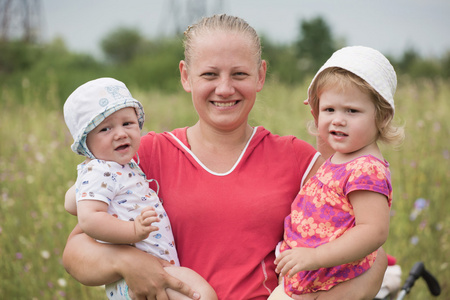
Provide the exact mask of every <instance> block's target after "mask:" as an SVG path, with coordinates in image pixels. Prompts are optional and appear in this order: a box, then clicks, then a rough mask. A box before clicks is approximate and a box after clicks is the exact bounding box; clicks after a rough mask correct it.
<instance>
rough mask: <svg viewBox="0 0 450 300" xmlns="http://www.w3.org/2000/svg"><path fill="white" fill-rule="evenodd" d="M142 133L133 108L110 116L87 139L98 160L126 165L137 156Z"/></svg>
mask: <svg viewBox="0 0 450 300" xmlns="http://www.w3.org/2000/svg"><path fill="white" fill-rule="evenodd" d="M140 142H141V131H140V128H139V122H138V118H137V115H136V111H135V109H134V108H133V107H126V108H122V109H121V110H118V111H116V112H115V113H113V114H112V115H110V116H108V117H107V118H106V119H105V120H103V122H101V123H100V124H99V125H98V126H97V127H95V128H94V130H92V131H91V132H89V134H88V135H87V138H86V144H87V146H88V148H89V150H90V151H91V152H92V154H94V156H95V157H96V158H97V159H101V160H107V161H115V162H117V163H119V164H121V165H125V164H127V163H128V162H130V160H131V159H132V158H133V156H134V155H135V154H136V152H137V150H138V148H139V145H140Z"/></svg>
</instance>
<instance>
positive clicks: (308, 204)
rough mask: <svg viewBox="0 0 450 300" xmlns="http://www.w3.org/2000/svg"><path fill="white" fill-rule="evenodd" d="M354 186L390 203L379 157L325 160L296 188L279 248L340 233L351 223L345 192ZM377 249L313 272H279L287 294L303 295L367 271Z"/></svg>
mask: <svg viewBox="0 0 450 300" xmlns="http://www.w3.org/2000/svg"><path fill="white" fill-rule="evenodd" d="M356 190H367V191H373V192H377V193H381V194H383V195H385V196H386V197H387V200H388V205H389V207H390V206H391V201H392V186H391V179H390V171H389V164H388V162H387V161H381V160H379V159H378V158H376V157H374V156H371V155H367V156H361V157H358V158H356V159H354V160H351V161H349V162H347V163H344V164H333V163H331V158H330V159H328V160H327V161H326V162H325V163H324V164H323V165H322V166H321V167H320V168H319V170H318V171H317V173H316V175H315V176H313V177H312V178H311V179H310V180H309V181H308V182H307V183H306V184H305V186H304V187H303V188H302V189H301V190H300V192H299V194H298V195H297V197H296V198H295V200H294V202H293V203H292V206H291V214H290V215H289V216H287V217H286V219H285V233H284V241H283V243H282V245H281V249H280V250H281V252H282V251H285V250H287V249H291V248H294V247H308V248H316V247H318V246H320V245H322V244H324V243H328V242H330V241H333V240H334V239H337V238H338V237H340V236H341V235H342V234H344V232H345V231H346V230H348V229H350V228H352V227H354V226H355V216H354V213H353V207H352V205H351V203H350V201H349V200H348V197H347V195H348V194H349V193H350V192H352V191H356ZM375 258H376V251H375V252H373V253H371V254H370V255H368V256H366V257H365V258H363V259H361V260H359V261H355V262H352V263H349V264H345V265H340V266H336V267H330V268H321V269H318V270H314V271H301V272H299V273H298V274H296V275H295V276H294V277H293V278H288V277H287V276H285V277H284V286H285V291H286V294H288V295H289V296H292V294H305V293H313V292H316V291H319V290H329V289H330V288H332V287H333V286H335V285H336V284H338V283H340V282H343V281H346V280H349V279H352V278H354V277H356V276H358V275H361V274H362V273H364V272H365V271H366V270H368V269H369V268H370V267H371V266H372V264H373V262H374V261H375Z"/></svg>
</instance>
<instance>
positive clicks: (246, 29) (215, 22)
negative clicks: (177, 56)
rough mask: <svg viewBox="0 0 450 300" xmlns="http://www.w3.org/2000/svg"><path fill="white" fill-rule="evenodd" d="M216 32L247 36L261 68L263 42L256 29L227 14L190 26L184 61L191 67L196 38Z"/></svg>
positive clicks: (185, 35)
mask: <svg viewBox="0 0 450 300" xmlns="http://www.w3.org/2000/svg"><path fill="white" fill-rule="evenodd" d="M214 30H221V31H226V32H234V33H242V34H244V35H247V37H248V38H249V41H250V42H251V43H252V44H253V46H254V49H255V53H254V55H255V58H256V62H257V64H258V67H259V66H261V62H262V59H261V52H262V51H261V41H260V39H259V36H258V34H257V33H256V31H255V29H253V27H251V26H250V25H249V24H248V23H247V22H246V21H245V20H243V19H241V18H239V17H234V16H229V15H226V14H221V15H213V16H210V17H205V18H203V19H201V20H200V21H199V22H198V23H196V24H193V25H191V26H189V27H188V28H187V29H186V31H185V32H184V40H183V45H184V61H185V62H186V65H187V66H189V64H190V62H191V60H192V58H193V56H194V53H193V48H194V46H193V45H194V40H195V38H196V37H198V36H201V35H204V34H206V33H210V32H211V31H214Z"/></svg>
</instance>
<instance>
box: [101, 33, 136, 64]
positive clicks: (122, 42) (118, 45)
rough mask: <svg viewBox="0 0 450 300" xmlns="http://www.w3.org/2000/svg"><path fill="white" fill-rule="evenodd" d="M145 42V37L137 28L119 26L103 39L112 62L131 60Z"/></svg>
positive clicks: (106, 52)
mask: <svg viewBox="0 0 450 300" xmlns="http://www.w3.org/2000/svg"><path fill="white" fill-rule="evenodd" d="M143 43H144V38H143V37H142V35H141V33H140V32H139V30H137V29H133V28H126V27H119V28H117V29H115V30H113V31H112V32H111V33H109V34H108V35H107V36H106V37H105V38H103V40H102V41H101V47H102V50H103V52H104V53H105V55H106V57H107V58H108V59H109V60H111V61H112V62H115V63H119V64H123V63H127V62H129V61H131V60H132V59H133V58H134V57H135V55H136V54H138V53H139V52H140V48H141V47H142V45H143Z"/></svg>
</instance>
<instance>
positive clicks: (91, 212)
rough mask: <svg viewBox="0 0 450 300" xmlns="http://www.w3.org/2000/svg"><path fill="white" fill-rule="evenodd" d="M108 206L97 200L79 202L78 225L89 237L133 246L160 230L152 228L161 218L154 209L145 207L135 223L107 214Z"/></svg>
mask: <svg viewBox="0 0 450 300" xmlns="http://www.w3.org/2000/svg"><path fill="white" fill-rule="evenodd" d="M107 209H108V205H107V204H106V203H104V202H102V201H97V200H81V201H78V223H79V224H80V227H81V229H82V230H83V231H84V232H85V233H86V234H88V235H89V236H91V237H93V238H95V239H98V240H102V241H105V242H109V243H114V244H132V243H136V242H139V241H142V240H143V239H145V238H147V237H148V235H149V234H150V232H152V231H156V230H158V227H156V226H152V225H151V224H152V223H154V222H158V221H159V218H158V217H157V214H156V212H155V210H154V209H153V208H152V207H145V208H144V209H142V212H141V214H140V215H139V216H138V217H136V219H135V220H134V222H131V221H123V220H119V219H117V218H115V217H114V216H112V215H110V214H108V213H107Z"/></svg>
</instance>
